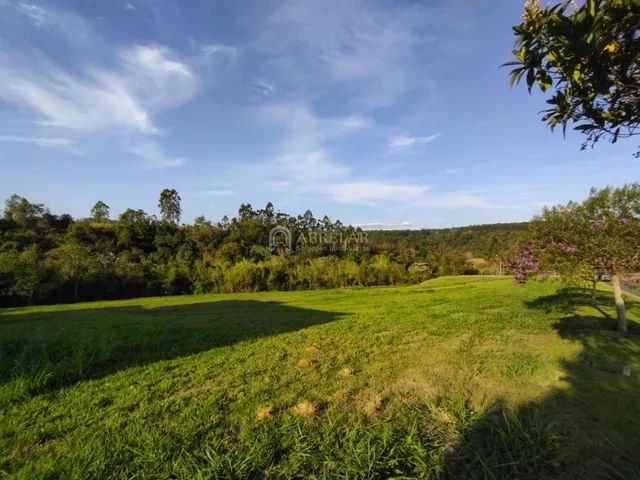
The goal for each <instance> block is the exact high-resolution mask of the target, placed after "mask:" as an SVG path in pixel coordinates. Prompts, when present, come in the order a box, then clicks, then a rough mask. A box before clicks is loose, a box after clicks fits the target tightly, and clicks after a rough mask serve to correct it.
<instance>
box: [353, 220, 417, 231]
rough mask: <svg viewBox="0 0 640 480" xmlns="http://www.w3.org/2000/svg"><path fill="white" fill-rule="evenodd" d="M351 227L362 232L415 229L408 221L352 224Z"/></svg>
mask: <svg viewBox="0 0 640 480" xmlns="http://www.w3.org/2000/svg"><path fill="white" fill-rule="evenodd" d="M353 226H354V227H360V228H362V229H363V230H413V229H415V227H414V225H413V224H412V223H411V222H408V221H402V222H369V223H354V224H353Z"/></svg>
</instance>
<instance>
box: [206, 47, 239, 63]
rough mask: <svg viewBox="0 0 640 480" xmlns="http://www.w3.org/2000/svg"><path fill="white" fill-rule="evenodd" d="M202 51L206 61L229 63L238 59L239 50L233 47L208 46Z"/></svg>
mask: <svg viewBox="0 0 640 480" xmlns="http://www.w3.org/2000/svg"><path fill="white" fill-rule="evenodd" d="M200 51H201V52H202V55H203V56H204V58H205V60H212V59H216V58H217V59H221V60H226V61H229V62H232V61H234V60H235V59H236V58H238V48H237V47H234V46H231V45H219V44H208V45H202V46H201V47H200Z"/></svg>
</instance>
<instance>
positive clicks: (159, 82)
mask: <svg viewBox="0 0 640 480" xmlns="http://www.w3.org/2000/svg"><path fill="white" fill-rule="evenodd" d="M120 59H121V61H120V63H119V65H116V66H115V67H114V68H112V69H104V68H97V67H92V66H90V67H87V68H86V69H85V72H84V74H76V75H71V74H70V73H68V72H66V71H64V70H63V69H62V68H60V67H59V66H57V65H56V64H54V63H52V62H48V61H47V60H46V59H39V61H38V62H29V63H28V64H20V63H17V62H15V61H11V60H10V59H8V58H6V57H5V58H3V59H2V60H3V62H2V64H1V65H2V66H0V98H2V99H4V100H6V101H10V102H14V103H19V104H24V105H27V106H29V107H30V108H31V109H32V110H34V111H35V112H37V113H39V114H40V115H41V116H42V117H43V118H44V120H43V121H42V122H41V123H44V124H48V125H53V126H57V127H64V128H68V129H71V130H77V131H84V132H91V131H100V130H114V129H115V130H125V131H134V132H139V133H144V134H154V133H158V129H157V127H155V126H154V125H153V122H152V120H151V112H153V111H156V110H158V109H160V108H163V107H168V106H175V105H177V104H180V103H184V102H186V101H187V100H189V99H190V98H191V97H192V96H193V95H194V94H195V91H196V87H197V83H196V78H195V75H194V74H193V73H192V72H191V70H190V69H189V67H188V66H187V65H185V64H184V63H181V62H178V61H175V60H172V59H170V58H169V51H168V50H167V49H165V48H162V47H145V46H135V47H133V48H132V49H129V50H126V51H124V52H122V53H121V55H120Z"/></svg>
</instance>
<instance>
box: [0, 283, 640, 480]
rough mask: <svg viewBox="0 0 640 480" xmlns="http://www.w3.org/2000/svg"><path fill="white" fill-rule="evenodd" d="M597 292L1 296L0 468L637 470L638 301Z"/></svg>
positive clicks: (605, 473)
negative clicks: (617, 303)
mask: <svg viewBox="0 0 640 480" xmlns="http://www.w3.org/2000/svg"><path fill="white" fill-rule="evenodd" d="M611 303H612V302H611V294H610V293H609V292H607V291H605V290H601V291H599V292H598V294H597V295H596V298H595V299H592V298H591V294H590V292H585V291H581V290H576V289H568V288H564V287H563V286H562V285H560V284H557V283H553V282H547V283H540V284H532V285H527V286H525V287H514V286H513V285H512V284H511V282H510V280H509V279H506V278H481V277H452V278H440V279H436V280H432V281H429V282H426V283H424V284H422V285H419V286H413V287H401V288H371V289H348V290H346V289H345V290H326V291H313V292H268V293H256V294H235V295H200V296H184V297H163V298H148V299H135V300H127V301H116V302H99V303H86V304H77V305H64V306H47V307H33V308H22V309H5V310H3V311H0V341H1V352H0V354H1V357H0V360H1V362H0V380H1V381H2V385H1V387H0V408H1V418H0V476H7V477H14V478H25V479H37V478H65V479H66V478H154V479H158V478H181V479H182V478H184V479H196V478H389V477H395V478H478V479H481V478H482V479H485V478H505V479H507V478H531V479H539V478H616V479H623V478H634V477H639V476H640V468H639V467H638V462H639V461H638V448H639V447H640V381H639V375H640V335H639V333H638V324H637V321H638V319H639V313H640V307H638V305H637V304H636V303H634V302H630V303H629V317H630V319H631V333H630V334H629V335H628V336H626V337H623V336H620V335H618V334H617V333H615V331H614V329H615V320H614V319H613V317H614V310H613V308H611V305H610V304H611ZM625 366H626V367H629V368H630V369H631V376H630V377H627V376H624V375H623V368H624V367H625Z"/></svg>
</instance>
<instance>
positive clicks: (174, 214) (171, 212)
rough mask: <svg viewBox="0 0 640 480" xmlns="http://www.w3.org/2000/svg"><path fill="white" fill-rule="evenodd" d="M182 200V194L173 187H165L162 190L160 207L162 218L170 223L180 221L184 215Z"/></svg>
mask: <svg viewBox="0 0 640 480" xmlns="http://www.w3.org/2000/svg"><path fill="white" fill-rule="evenodd" d="M181 200H182V199H181V198H180V195H178V192H177V191H176V190H174V189H173V188H165V189H164V190H163V191H162V192H160V200H159V201H158V208H160V214H161V216H162V220H164V221H165V222H169V223H175V224H178V223H180V217H181V216H182V208H181V206H180V201H181Z"/></svg>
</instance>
